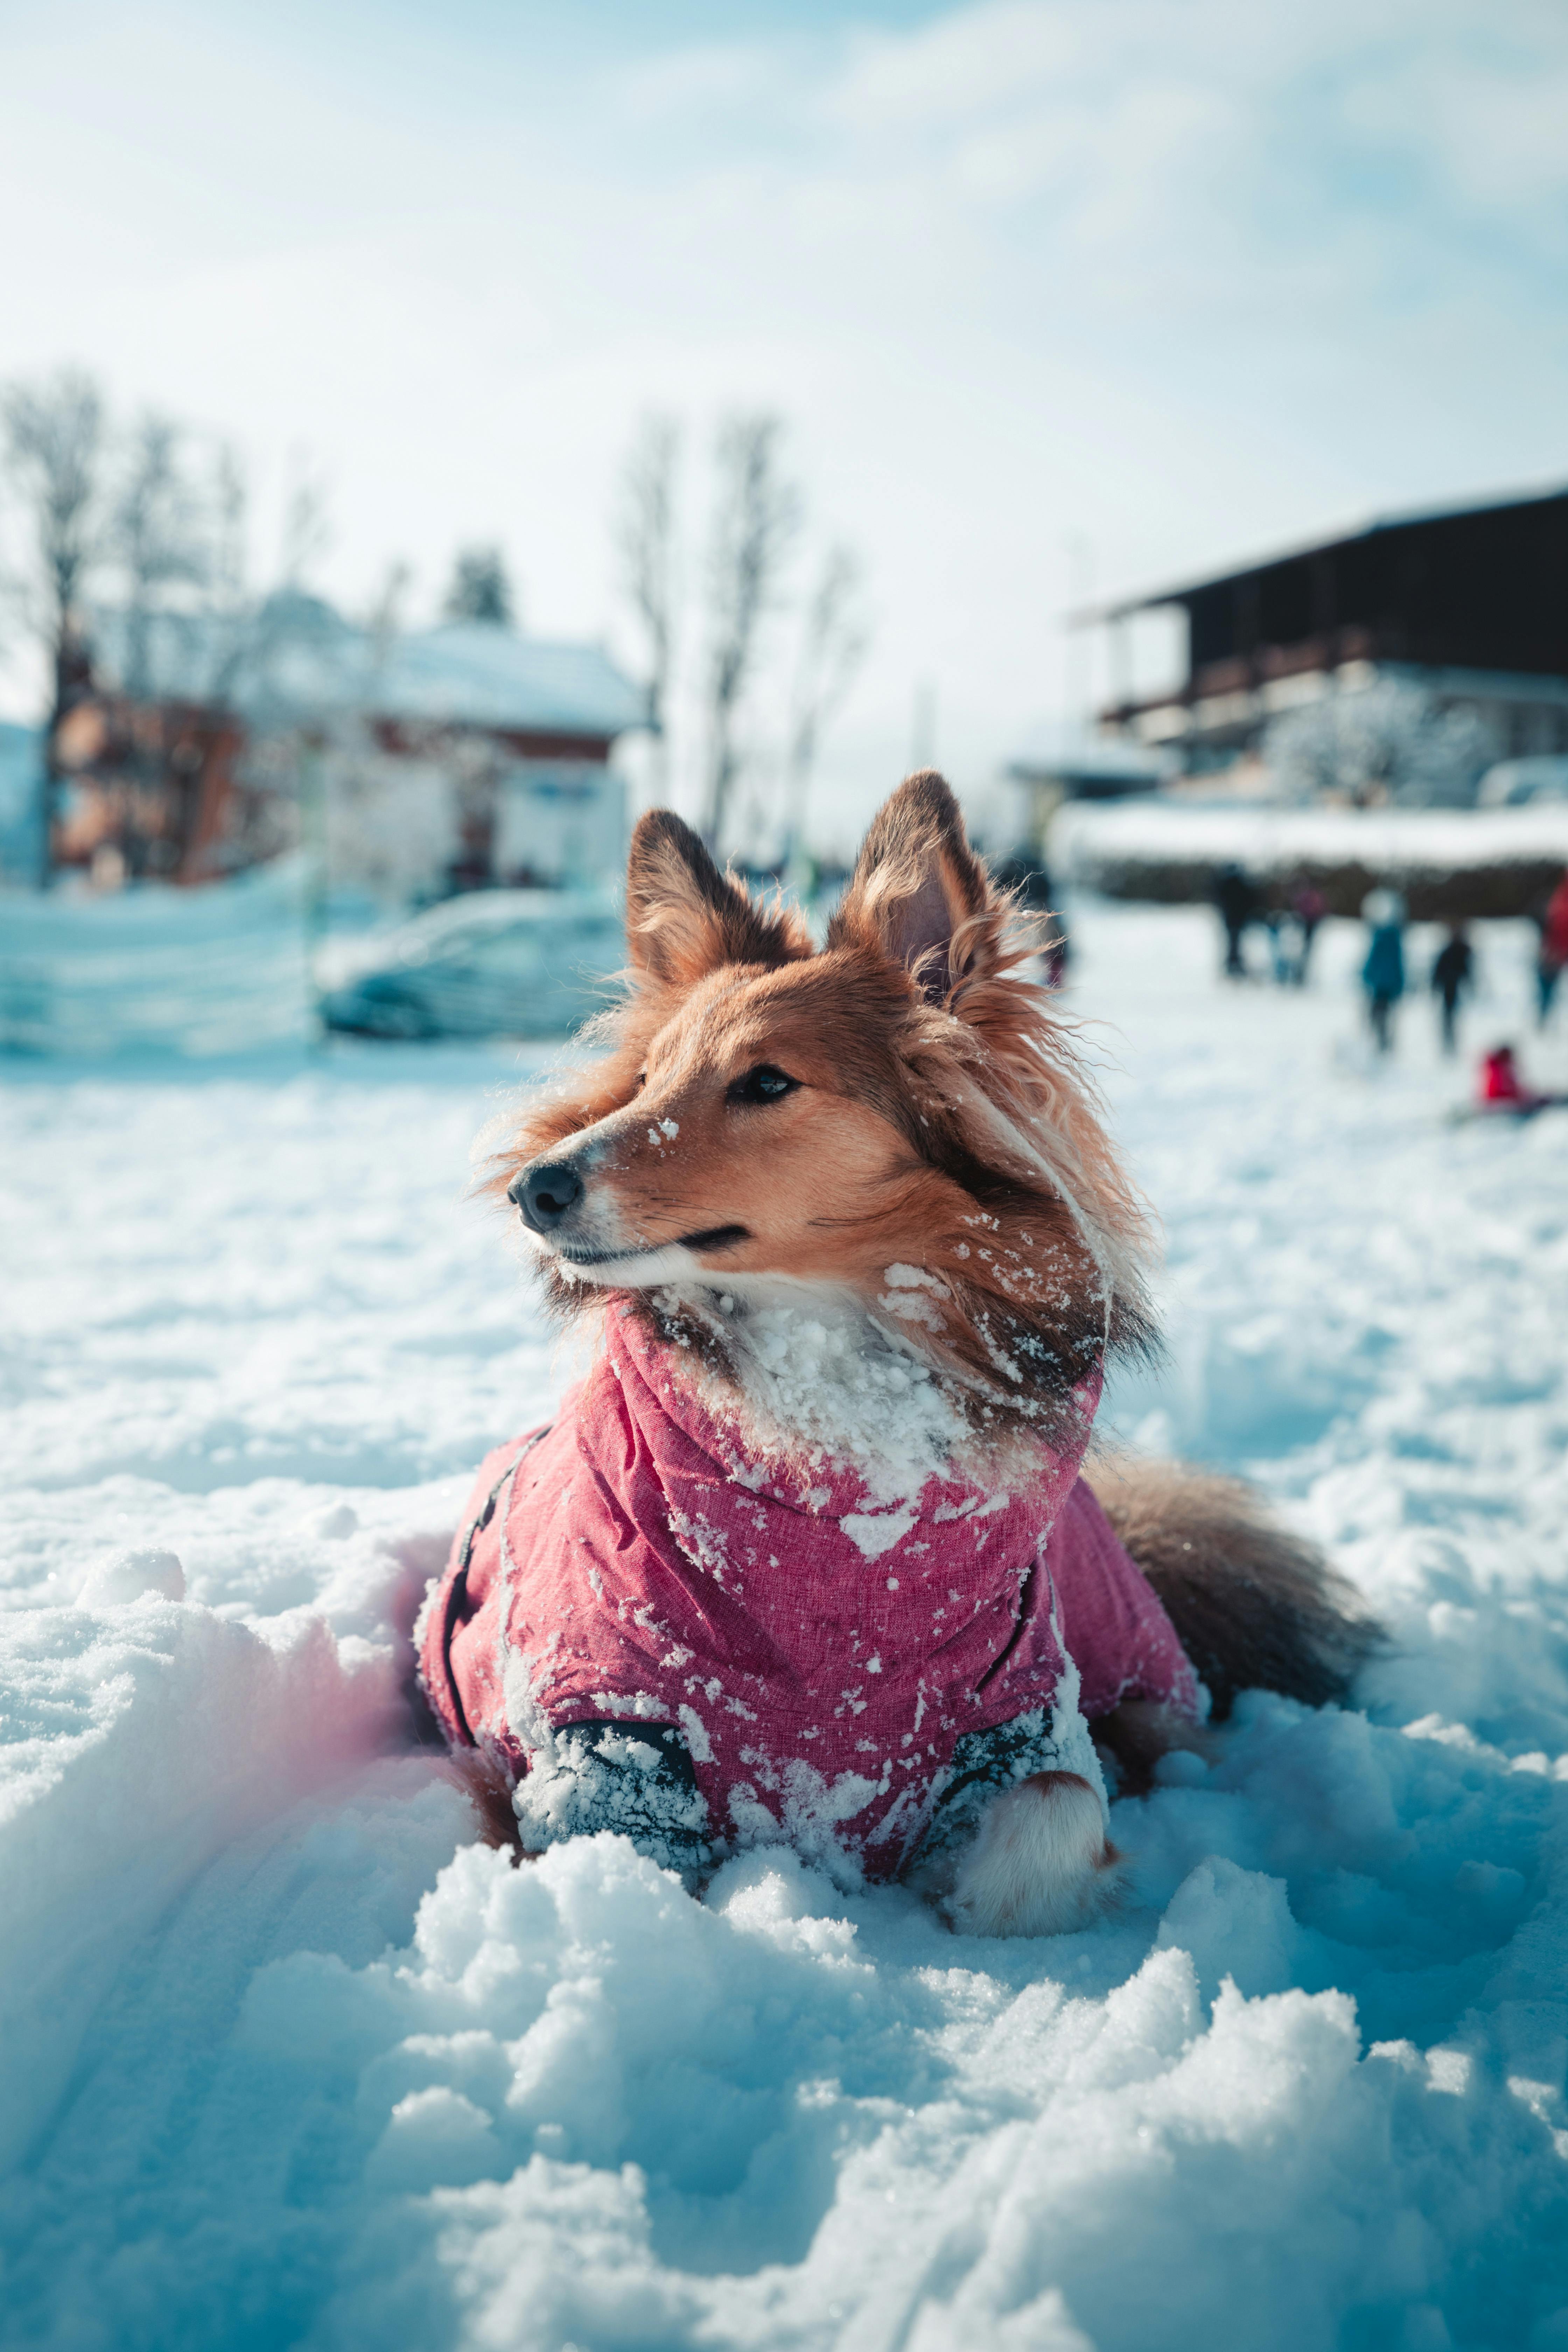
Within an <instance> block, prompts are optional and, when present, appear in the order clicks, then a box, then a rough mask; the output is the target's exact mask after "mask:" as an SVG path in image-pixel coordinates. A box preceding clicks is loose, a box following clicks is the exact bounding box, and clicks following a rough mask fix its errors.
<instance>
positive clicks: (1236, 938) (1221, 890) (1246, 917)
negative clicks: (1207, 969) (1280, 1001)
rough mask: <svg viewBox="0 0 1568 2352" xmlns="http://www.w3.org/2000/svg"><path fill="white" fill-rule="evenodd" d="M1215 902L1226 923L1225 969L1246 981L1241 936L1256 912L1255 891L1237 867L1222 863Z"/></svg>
mask: <svg viewBox="0 0 1568 2352" xmlns="http://www.w3.org/2000/svg"><path fill="white" fill-rule="evenodd" d="M1214 902H1215V907H1216V908H1218V910H1219V919H1220V921H1221V922H1222V923H1223V924H1224V926H1225V969H1226V977H1227V979H1230V980H1245V979H1246V978H1247V965H1246V962H1245V961H1244V960H1243V957H1242V952H1241V941H1242V935H1243V933H1244V932H1245V931H1246V929H1247V925H1248V923H1250V922H1253V921H1254V920H1256V919H1257V915H1258V893H1257V891H1256V890H1255V889H1254V888H1253V887H1252V884H1251V883H1250V882H1249V881H1248V880H1247V877H1246V875H1245V874H1244V873H1243V872H1242V870H1241V868H1240V866H1221V867H1220V869H1219V872H1218V873H1217V874H1216V875H1215V885H1214Z"/></svg>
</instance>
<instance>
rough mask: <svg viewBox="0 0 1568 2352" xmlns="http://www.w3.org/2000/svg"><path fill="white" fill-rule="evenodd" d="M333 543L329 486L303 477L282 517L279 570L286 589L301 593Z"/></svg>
mask: <svg viewBox="0 0 1568 2352" xmlns="http://www.w3.org/2000/svg"><path fill="white" fill-rule="evenodd" d="M331 541H332V527H331V520H329V516H328V509H327V492H326V486H325V484H324V483H322V482H321V481H320V480H316V479H312V478H311V477H310V475H308V474H305V473H301V474H300V478H299V479H298V480H297V481H296V483H295V485H294V488H292V490H290V492H289V503H288V506H287V507H286V508H285V509H284V513H283V546H282V561H281V563H280V565H279V570H280V572H281V573H282V580H283V586H284V587H285V588H286V589H289V588H291V589H293V590H295V591H296V592H299V591H301V590H302V589H303V587H304V585H305V580H306V577H307V575H308V574H309V573H310V572H311V571H313V570H314V568H315V566H316V565H317V564H318V563H319V562H320V561H321V557H322V556H323V555H324V554H325V553H326V551H327V550H328V548H329V547H330V546H331Z"/></svg>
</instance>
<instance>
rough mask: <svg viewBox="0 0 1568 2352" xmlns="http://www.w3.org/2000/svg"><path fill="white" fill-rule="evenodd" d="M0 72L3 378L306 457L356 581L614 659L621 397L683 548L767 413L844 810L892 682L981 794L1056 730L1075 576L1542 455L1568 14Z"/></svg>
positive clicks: (442, 31)
mask: <svg viewBox="0 0 1568 2352" xmlns="http://www.w3.org/2000/svg"><path fill="white" fill-rule="evenodd" d="M0 91H3V93H4V94H3V95H0V205H3V206H4V215H3V216H4V217H5V218H6V219H7V221H9V222H10V223H12V224H13V233H12V235H11V236H10V237H9V239H8V256H7V268H6V274H5V275H6V286H5V302H4V305H3V307H0V374H5V375H9V374H14V373H18V372H26V371H28V370H33V369H37V368H39V367H42V366H45V365H47V364H49V363H51V362H55V361H57V360H58V359H62V358H73V359H77V360H80V361H83V362H86V363H88V364H89V365H91V366H93V367H95V368H97V369H99V370H100V371H101V372H102V373H103V374H104V375H105V377H106V378H107V379H108V381H109V382H110V385H111V386H112V388H113V390H114V392H115V393H116V394H117V395H118V397H119V398H120V400H121V402H122V403H123V404H126V405H127V406H128V407H130V406H134V405H135V404H139V403H152V404H158V405H160V406H162V407H164V408H167V409H169V410H172V411H174V413H176V414H180V415H189V416H193V417H195V419H197V420H198V421H200V422H202V423H204V424H208V425H213V426H220V427H225V428H227V429H228V430H230V431H231V432H232V433H233V434H234V435H235V436H236V437H237V439H238V441H239V442H240V443H241V444H242V445H243V446H244V447H245V448H246V450H247V454H248V455H249V457H250V459H251V461H252V464H253V467H254V469H255V472H256V475H257V478H258V487H259V489H260V491H261V494H262V503H263V506H264V508H266V507H267V505H268V501H270V502H271V505H272V506H273V507H275V506H276V503H277V499H278V497H279V491H280V486H281V484H282V482H283V480H284V478H285V476H286V475H287V473H288V470H289V467H290V466H296V467H297V466H299V465H300V464H304V463H309V464H310V465H311V466H313V467H317V468H319V469H320V470H321V473H322V474H323V475H324V476H325V478H327V480H328V481H329V483H330V485H331V502H332V512H333V518H334V540H333V544H332V547H331V551H330V553H329V555H328V558H327V559H326V562H325V565H324V569H323V575H322V576H323V582H324V584H326V585H328V586H329V587H331V589H332V590H333V591H334V593H339V594H341V595H342V596H343V597H344V598H346V599H347V600H349V601H351V602H353V601H354V600H355V599H359V600H363V599H364V598H366V597H368V596H369V595H370V594H371V593H373V592H374V586H375V583H377V581H378V579H379V578H380V577H381V576H382V574H383V572H384V568H385V566H386V564H387V563H388V562H391V561H392V560H393V559H395V558H396V557H399V556H406V557H407V558H408V559H409V560H410V561H411V562H413V564H414V565H415V567H416V583H415V592H414V593H415V599H416V609H417V603H418V600H419V599H420V598H423V599H424V600H425V602H426V604H428V603H429V602H430V600H432V599H433V598H434V596H435V595H436V593H437V590H438V587H439V584H440V582H441V578H442V575H443V573H444V571H445V568H446V565H447V561H448V559H449V555H450V551H451V549H452V547H453V545H454V544H455V543H456V542H457V541H458V540H459V539H463V538H467V537H475V536H486V537H500V539H502V540H503V541H505V542H506V544H507V546H508V547H509V549H510V552H511V554H512V556H513V559H514V562H515V564H516V568H517V570H518V572H519V574H520V576H521V582H522V585H523V590H524V594H525V599H526V604H527V610H528V614H529V618H530V621H531V624H532V625H535V626H536V627H538V628H539V629H541V630H542V631H545V632H548V633H559V634H566V633H574V632H589V633H592V634H595V635H600V634H605V635H610V636H611V637H612V639H614V640H615V641H616V642H619V643H621V644H622V645H624V646H625V648H626V651H627V653H628V654H629V653H630V652H631V651H632V649H633V645H634V639H633V638H632V635H631V633H630V630H629V627H628V625H627V621H626V615H625V614H624V612H623V611H622V609H621V608H620V606H619V604H618V602H617V598H616V588H615V580H614V567H613V562H612V558H611V553H610V546H609V535H608V530H607V515H608V509H609V502H610V493H611V484H612V480H613V477H614V473H615V469H616V462H617V459H618V457H619V454H620V452H621V451H622V449H623V448H624V446H625V445H626V440H627V438H628V437H629V435H630V433H631V430H632V428H633V426H634V425H635V422H636V419H637V415H638V413H639V412H640V411H641V410H642V409H643V408H645V407H647V406H648V405H658V406H664V407H668V408H670V409H674V410H677V411H679V412H680V413H681V414H682V415H686V416H687V417H689V420H690V425H691V459H692V463H691V467H690V472H691V506H692V525H691V529H692V546H691V550H690V564H691V568H692V569H693V571H694V572H695V571H696V569H697V568H698V567H699V565H700V481H701V475H702V462H701V461H702V457H703V452H704V448H705V445H706V442H707V439H708V437H709V436H710V432H711V427H712V423H713V419H714V418H715V416H716V415H718V413H719V412H720V411H721V409H722V408H724V407H725V406H726V405H731V404H738V403H744V404H759V403H763V404H768V405H770V406H773V407H776V408H777V409H779V410H780V411H781V412H782V413H783V414H784V415H786V416H787V417H788V418H789V420H790V425H791V436H792V451H793V457H794V462H795V466H796V468H797V471H798V473H799V476H800V478H801V479H802V481H803V483H804V485H805V488H806V490H807V493H808V496H809V500H810V507H811V511H812V514H813V518H814V525H815V530H816V541H817V542H818V543H820V541H822V540H823V539H825V538H826V537H827V536H828V535H836V536H842V537H844V538H847V539H848V540H849V541H853V542H854V543H855V544H856V545H857V546H858V548H859V549H860V550H861V551H862V553H863V555H864V557H865V559H866V562H867V565H868V572H869V575H870V590H869V593H870V600H871V603H872V605H873V607H874V611H875V615H876V640H875V646H874V650H873V653H872V656H871V657H870V659H869V660H868V664H867V667H866V669H865V672H864V674H863V677H862V679H861V682H860V684H859V686H858V689H857V692H856V695H855V698H854V700H853V702H852V704H851V705H850V706H849V707H848V709H847V710H846V712H845V715H844V719H843V722H842V724H841V725H840V727H839V728H838V729H837V731H836V734H835V736H834V738H833V740H832V743H831V745H830V749H829V756H828V759H827V761H826V765H825V770H824V775H823V780H822V784H821V788H820V791H819V793H818V803H819V820H820V824H822V826H823V827H824V828H826V830H828V831H829V832H830V831H831V830H832V828H833V827H834V826H835V825H839V826H841V827H844V828H848V827H852V824H853V823H854V822H855V821H856V820H857V819H858V814H860V812H861V810H862V809H863V807H864V806H865V805H867V804H868V803H869V802H870V801H871V800H873V799H874V798H875V797H876V796H877V794H878V793H879V791H880V790H882V789H883V788H884V787H885V785H886V783H887V782H889V779H890V778H891V777H893V776H895V775H896V774H897V772H899V770H900V767H901V765H902V764H903V762H904V760H905V758H906V756H907V753H908V751H909V748H910V711H911V708H912V705H913V702H914V698H915V695H916V691H917V688H918V687H919V685H920V683H921V681H922V680H923V681H929V682H930V683H931V685H932V686H933V687H934V689H935V695H936V709H937V714H938V715H937V729H936V735H937V743H936V748H937V750H938V751H939V753H940V754H941V756H942V758H943V760H944V761H945V762H947V763H948V764H949V765H950V766H951V767H952V770H953V772H955V774H956V775H957V777H958V779H959V781H960V782H963V783H965V784H967V785H969V786H970V787H971V788H972V789H973V788H974V787H975V786H976V785H978V784H979V783H980V782H982V781H983V780H984V777H985V776H986V775H988V774H989V773H990V772H993V771H994V768H995V765H996V763H997V761H999V760H1000V759H1002V758H1003V757H1005V754H1006V751H1007V750H1008V748H1009V746H1010V745H1011V744H1013V743H1016V741H1017V740H1018V739H1019V737H1020V736H1021V735H1022V734H1023V733H1026V732H1027V731H1028V730H1030V729H1031V728H1032V727H1033V726H1034V725H1035V724H1036V723H1037V721H1038V720H1040V719H1044V718H1047V717H1048V716H1049V715H1050V714H1052V713H1053V712H1054V711H1057V710H1058V709H1059V708H1060V706H1061V704H1062V701H1063V697H1064V692H1065V691H1066V688H1065V685H1064V675H1065V673H1064V665H1063V656H1062V648H1061V642H1060V635H1059V631H1058V614H1059V612H1060V610H1061V608H1062V606H1063V605H1064V604H1066V603H1067V602H1068V601H1069V599H1070V597H1071V594H1072V593H1073V588H1074V583H1075V580H1076V581H1079V582H1081V580H1082V579H1083V577H1084V576H1085V572H1086V570H1088V569H1090V568H1091V571H1092V578H1093V582H1094V584H1095V586H1096V587H1097V589H1099V590H1101V591H1105V592H1111V591H1121V590H1123V589H1127V588H1131V587H1134V586H1137V585H1140V584H1142V583H1152V582H1157V581H1159V580H1161V579H1163V578H1169V577H1172V576H1177V575H1186V574H1189V573H1192V572H1196V571H1199V570H1201V569H1202V568H1203V567H1205V566H1206V565H1208V564H1210V563H1214V562H1223V561H1225V560H1226V559H1227V558H1229V557H1230V556H1232V555H1234V554H1237V553H1241V552H1246V551H1254V550H1259V549H1265V548H1267V547H1268V546H1269V545H1270V544H1272V543H1274V542H1276V541H1290V540H1294V539H1298V538H1301V537H1305V536H1308V535H1310V534H1313V533H1315V532H1316V531H1318V530H1320V529H1326V528H1329V527H1331V526H1334V525H1337V524H1339V523H1341V522H1343V521H1346V520H1354V519H1355V518H1357V517H1358V516H1361V515H1363V514H1366V513H1369V512H1375V511H1381V510H1386V509H1397V508H1400V507H1404V506H1407V505H1412V504H1414V505H1426V504H1436V503H1439V502H1441V501H1443V500H1445V499H1449V498H1459V497H1466V496H1470V495H1475V494H1478V493H1481V492H1485V491H1489V490H1492V489H1503V488H1510V487H1512V486H1515V485H1522V484H1530V483H1534V482H1538V481H1544V480H1555V479H1561V478H1568V302H1565V301H1564V299H1563V292H1564V283H1565V271H1568V136H1565V135H1564V131H1563V125H1564V123H1568V12H1565V11H1564V10H1563V7H1562V6H1561V5H1558V0H1552V5H1532V0H1494V5H1489V6H1485V7H1482V6H1476V5H1454V0H1419V4H1418V0H1381V5H1375V6H1372V7H1368V6H1367V5H1365V0H1359V5H1352V0H1320V5H1316V6H1314V7H1313V8H1312V9H1310V10H1307V9H1303V8H1301V7H1300V6H1299V5H1287V0H1253V5H1237V0H976V4H975V5H959V6H946V7H937V6H922V7H918V8H917V7H907V6H896V5H868V6H855V7H846V6H839V5H825V0H816V5H811V0H794V5H790V6H788V7H784V6H775V5H763V0H757V5H750V6H747V5H738V0H731V5H726V6H722V7H721V6H718V5H699V0H688V5H675V6H672V5H665V6H659V7H653V6H648V5H641V6H633V5H621V6H607V5H577V6H575V7H572V8H562V7H560V6H554V7H543V6H539V5H504V0H467V5H444V6H443V7H442V8H441V9H440V10H439V11H435V10H432V9H431V8H430V7H429V6H428V5H421V6H418V7H416V6H414V5H403V4H402V0H396V5H376V6H374V7H372V6H360V5H354V6H343V5H338V6H335V7H334V6H331V5H320V0H318V5H314V6H312V7H310V8H307V7H305V6H303V5H297V0H284V5H273V6H271V7H269V9H268V11H267V12H266V15H265V17H263V16H262V14H261V12H259V11H256V10H240V9H237V8H227V7H224V6H219V5H208V6H205V7H184V8H182V7H178V6H170V5H163V0H151V5H147V0H143V5H139V7H138V8H137V10H136V11H135V12H134V13H133V14H132V12H130V11H126V10H123V9H110V8H107V7H106V8H102V9H94V8H92V7H90V6H86V5H79V0H53V5H50V6H49V7H48V8H47V9H45V8H41V7H33V6H27V5H22V6H18V5H8V6H4V7H0ZM16 224H21V225H22V227H23V233H22V234H21V235H20V236H17V235H16ZM1086 551H1087V552H1086ZM807 568H808V551H806V552H803V568H802V578H803V579H804V577H805V570H806V569H807ZM790 629H791V622H790V616H789V614H787V613H784V614H780V616H779V618H778V621H777V624H776V626H775V631H774V637H773V647H772V652H773V663H772V669H771V673H770V677H771V681H772V682H771V683H769V684H767V685H765V686H764V688H763V692H762V693H761V694H760V695H759V698H758V700H757V705H756V709H755V710H754V713H753V725H754V728H755V731H756V734H757V738H758V740H759V743H760V744H763V745H765V744H766V743H767V742H768V741H769V740H773V737H774V736H776V732H777V725H776V720H777V710H776V704H777V699H778V695H779V693H780V692H781V691H782V684H781V681H782V680H783V678H784V675H785V673H786V672H787V667H788V660H789V646H790V641H791V639H790ZM688 652H689V656H690V657H691V659H692V660H693V661H695V660H697V659H698V658H700V643H698V642H697V641H695V640H692V641H690V642H689V646H688ZM19 677H20V673H19V672H18V671H17V670H16V667H15V666H14V667H13V671H12V676H11V684H10V698H11V700H12V701H13V703H14V702H15V700H16V696H17V694H18V693H19V692H21V691H22V688H21V686H20V684H19V683H18V680H19Z"/></svg>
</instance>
